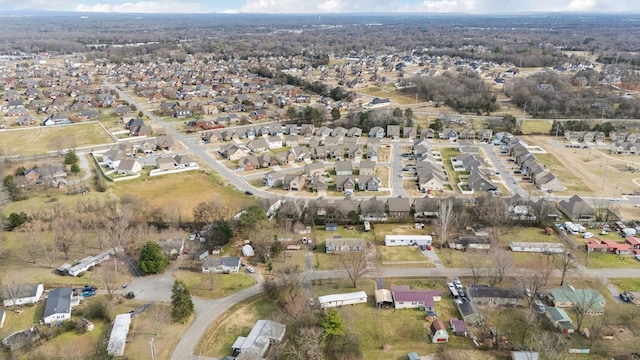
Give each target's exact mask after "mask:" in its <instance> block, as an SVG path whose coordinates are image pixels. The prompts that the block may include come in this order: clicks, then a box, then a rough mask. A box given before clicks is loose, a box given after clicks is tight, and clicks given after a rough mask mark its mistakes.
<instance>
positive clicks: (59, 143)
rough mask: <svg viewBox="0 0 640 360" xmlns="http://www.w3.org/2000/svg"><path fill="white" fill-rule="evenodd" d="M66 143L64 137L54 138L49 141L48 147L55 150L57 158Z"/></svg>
mask: <svg viewBox="0 0 640 360" xmlns="http://www.w3.org/2000/svg"><path fill="white" fill-rule="evenodd" d="M66 142H67V140H66V138H65V137H64V136H54V137H52V138H51V140H49V146H51V147H52V148H54V149H55V150H56V152H57V153H58V156H61V155H62V150H63V149H64V145H65V143H66Z"/></svg>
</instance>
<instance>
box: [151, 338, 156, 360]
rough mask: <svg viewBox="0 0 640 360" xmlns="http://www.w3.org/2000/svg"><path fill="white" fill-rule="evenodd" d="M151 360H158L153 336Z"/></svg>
mask: <svg viewBox="0 0 640 360" xmlns="http://www.w3.org/2000/svg"><path fill="white" fill-rule="evenodd" d="M150 344H151V360H156V349H155V348H154V347H153V336H152V337H151V342H150Z"/></svg>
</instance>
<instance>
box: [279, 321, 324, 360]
mask: <svg viewBox="0 0 640 360" xmlns="http://www.w3.org/2000/svg"><path fill="white" fill-rule="evenodd" d="M322 335H323V330H322V328H321V327H320V326H305V327H303V328H300V330H299V331H298V332H297V333H296V334H295V336H294V337H293V341H294V342H293V343H290V344H289V346H288V347H287V352H286V354H287V355H288V356H289V357H290V358H291V359H293V360H324V359H325V356H324V351H323V341H322V337H323V336H322Z"/></svg>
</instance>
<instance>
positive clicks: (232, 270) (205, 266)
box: [202, 257, 240, 274]
mask: <svg viewBox="0 0 640 360" xmlns="http://www.w3.org/2000/svg"><path fill="white" fill-rule="evenodd" d="M239 271H240V258H239V257H221V258H214V257H208V258H206V259H204V260H203V261H202V272H203V273H210V272H214V273H223V274H236V273H238V272H239Z"/></svg>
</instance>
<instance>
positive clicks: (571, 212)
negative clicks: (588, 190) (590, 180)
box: [558, 195, 596, 222]
mask: <svg viewBox="0 0 640 360" xmlns="http://www.w3.org/2000/svg"><path fill="white" fill-rule="evenodd" d="M558 208H559V209H560V211H562V212H563V213H564V214H565V215H567V217H568V218H569V219H571V221H573V222H583V221H594V220H595V219H596V211H595V210H594V209H593V207H592V206H591V205H589V204H588V203H587V202H586V201H584V200H583V199H582V198H581V197H580V196H578V195H573V196H572V197H571V198H569V199H568V200H562V201H560V203H558Z"/></svg>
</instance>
